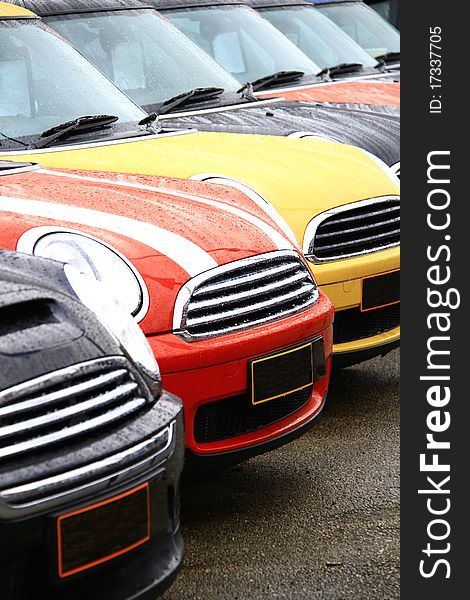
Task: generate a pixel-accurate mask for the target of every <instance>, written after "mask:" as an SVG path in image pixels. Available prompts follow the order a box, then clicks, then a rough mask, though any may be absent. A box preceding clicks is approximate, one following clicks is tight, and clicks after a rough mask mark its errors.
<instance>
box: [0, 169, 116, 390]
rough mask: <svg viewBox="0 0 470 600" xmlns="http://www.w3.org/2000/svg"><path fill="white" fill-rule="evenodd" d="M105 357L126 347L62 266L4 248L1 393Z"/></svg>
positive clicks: (0, 259) (0, 254)
mask: <svg viewBox="0 0 470 600" xmlns="http://www.w3.org/2000/svg"><path fill="white" fill-rule="evenodd" d="M2 181H3V179H2ZM1 221H2V215H1V213H0V222H1ZM1 230H2V233H1V235H2V237H3V234H4V232H5V224H4V223H3V222H2V224H1ZM8 245H9V244H3V243H0V247H7V246H8ZM103 355H122V350H121V347H120V346H119V344H118V343H117V342H116V341H115V339H114V338H113V336H111V335H110V334H109V333H108V332H107V330H105V328H104V327H103V326H102V325H101V323H100V322H99V321H98V320H97V319H96V317H94V316H91V312H90V311H89V310H88V309H87V308H86V307H85V306H83V304H81V303H80V302H79V301H78V300H77V298H76V296H75V294H74V292H73V291H72V289H71V288H70V286H69V284H68V282H67V279H66V277H65V274H64V270H63V265H62V264H60V263H58V262H56V261H52V260H46V259H42V258H38V257H32V256H28V255H26V254H20V253H17V252H9V251H7V250H0V364H1V368H0V391H2V390H5V389H7V388H9V387H12V386H14V385H17V384H19V383H21V382H23V381H25V380H28V379H32V378H34V377H39V376H41V375H44V374H46V373H49V372H50V371H54V370H57V369H61V368H65V367H67V366H69V365H72V364H75V363H78V362H83V361H85V360H92V359H95V358H99V357H101V356H103Z"/></svg>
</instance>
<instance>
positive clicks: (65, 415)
mask: <svg viewBox="0 0 470 600" xmlns="http://www.w3.org/2000/svg"><path fill="white" fill-rule="evenodd" d="M138 387H139V386H138V385H137V383H136V382H135V381H132V382H130V383H125V384H124V385H120V386H118V387H117V388H114V389H113V390H111V391H109V392H106V393H104V394H100V395H99V396H96V397H94V398H88V400H84V401H82V402H77V403H75V404H73V405H72V406H67V407H66V408H61V409H59V410H54V411H53V412H50V413H46V414H43V415H40V416H38V417H34V418H33V419H25V420H21V421H20V422H19V423H15V424H13V425H5V426H4V427H0V441H1V440H2V438H9V437H11V436H12V435H16V434H19V433H23V432H27V431H31V433H32V434H34V430H35V429H38V428H41V427H42V426H46V425H54V424H56V423H57V422H60V421H63V420H67V419H69V418H70V417H75V416H76V415H79V414H80V413H82V412H86V411H88V410H90V409H95V408H101V407H105V406H106V404H110V403H111V402H114V401H115V400H123V399H124V398H125V397H126V396H129V395H130V394H132V392H135V391H137V390H138ZM103 416H104V415H103ZM1 452H2V450H1V449H0V454H1Z"/></svg>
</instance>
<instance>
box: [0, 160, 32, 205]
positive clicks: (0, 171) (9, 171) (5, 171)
mask: <svg viewBox="0 0 470 600" xmlns="http://www.w3.org/2000/svg"><path fill="white" fill-rule="evenodd" d="M2 162H3V161H2ZM5 162H11V163H12V165H14V164H15V163H14V162H13V161H5ZM40 168H41V167H40V165H38V164H35V163H33V164H31V165H28V166H26V167H11V169H0V177H3V176H4V175H16V174H17V173H29V172H30V171H37V170H38V169H40ZM0 198H1V195H0Z"/></svg>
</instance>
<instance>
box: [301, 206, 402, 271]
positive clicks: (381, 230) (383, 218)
mask: <svg viewBox="0 0 470 600" xmlns="http://www.w3.org/2000/svg"><path fill="white" fill-rule="evenodd" d="M305 244H306V247H304V252H305V254H306V255H308V256H309V257H312V258H313V260H314V261H315V262H319V263H321V262H326V261H332V260H339V259H342V258H350V257H353V256H359V255H361V254H368V253H370V252H377V251H379V250H385V249H386V248H391V247H393V246H398V245H399V244H400V199H399V198H398V197H396V196H387V197H383V198H373V199H371V200H364V201H361V202H354V203H353V204H347V205H346V206H340V207H339V208H335V209H333V210H329V211H326V212H324V213H322V214H321V215H318V216H317V217H315V218H314V219H313V220H312V221H311V222H310V224H309V226H308V227H307V231H306V233H305ZM304 246H305V245H304Z"/></svg>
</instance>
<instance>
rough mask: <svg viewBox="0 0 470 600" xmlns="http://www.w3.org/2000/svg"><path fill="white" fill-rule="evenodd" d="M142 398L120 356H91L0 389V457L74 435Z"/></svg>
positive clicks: (126, 411)
mask: <svg viewBox="0 0 470 600" xmlns="http://www.w3.org/2000/svg"><path fill="white" fill-rule="evenodd" d="M146 402H147V397H146V395H145V392H144V391H143V390H142V389H140V386H139V384H138V383H137V381H136V380H135V379H134V377H133V375H132V373H131V371H130V370H129V368H128V363H127V361H126V359H125V358H124V357H111V358H104V359H97V360H92V361H89V362H86V363H82V364H78V365H74V366H72V367H67V368H65V369H61V370H60V371H55V372H54V373H51V374H48V375H45V376H42V377H38V378H36V379H32V380H30V381H27V382H25V383H22V384H19V385H17V386H15V387H13V388H10V389H8V390H5V391H2V392H0V459H2V458H6V457H12V456H15V455H19V454H23V453H25V452H31V451H38V450H39V449H42V448H45V447H47V446H50V445H52V444H55V443H57V442H64V441H65V440H69V439H71V438H73V439H77V438H80V437H84V436H85V435H87V434H89V433H91V432H93V431H96V430H98V429H102V428H104V427H106V426H109V425H110V424H112V423H115V422H116V421H119V420H122V419H124V418H126V417H129V416H130V415H131V414H133V413H135V412H136V411H138V410H139V409H141V408H142V407H143V406H144V405H145V404H146Z"/></svg>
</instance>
